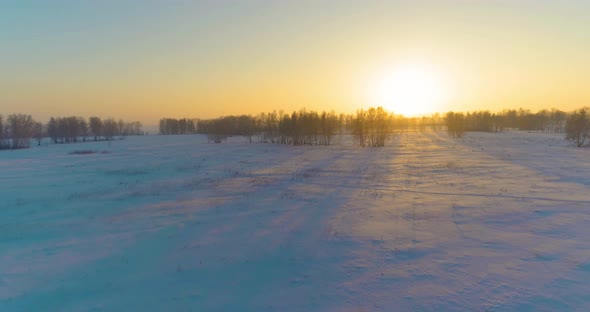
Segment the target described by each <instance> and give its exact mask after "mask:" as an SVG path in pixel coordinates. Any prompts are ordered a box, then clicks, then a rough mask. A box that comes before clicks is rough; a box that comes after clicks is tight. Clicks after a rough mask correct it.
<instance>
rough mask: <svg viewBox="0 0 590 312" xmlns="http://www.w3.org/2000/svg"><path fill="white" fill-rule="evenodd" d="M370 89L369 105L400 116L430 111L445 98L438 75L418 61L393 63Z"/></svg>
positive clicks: (434, 109) (436, 109)
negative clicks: (396, 64)
mask: <svg viewBox="0 0 590 312" xmlns="http://www.w3.org/2000/svg"><path fill="white" fill-rule="evenodd" d="M372 88H373V90H372V98H373V99H372V104H373V105H377V106H382V107H383V108H385V109H387V110H389V111H392V112H394V113H396V114H402V115H404V116H419V115H425V114H430V113H434V112H436V111H438V110H440V109H441V106H442V105H443V102H444V101H445V88H444V87H443V82H442V80H441V78H440V75H439V74H438V73H437V72H436V71H435V70H434V69H432V68H429V67H427V66H425V65H421V64H403V65H399V66H396V67H394V68H393V69H391V70H388V71H386V72H385V73H384V74H382V75H381V76H380V77H379V78H378V79H377V80H376V82H375V84H374V85H373V87H372Z"/></svg>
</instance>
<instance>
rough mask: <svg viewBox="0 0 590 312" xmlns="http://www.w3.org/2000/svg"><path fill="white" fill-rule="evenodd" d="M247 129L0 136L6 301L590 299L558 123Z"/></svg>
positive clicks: (579, 184)
mask: <svg viewBox="0 0 590 312" xmlns="http://www.w3.org/2000/svg"><path fill="white" fill-rule="evenodd" d="M244 141H245V140H243V139H240V138H234V139H232V140H230V141H229V142H227V143H224V144H208V143H207V141H206V139H205V138H204V137H202V136H145V137H129V138H127V139H126V140H122V141H115V142H111V143H106V142H99V143H84V144H73V145H49V146H42V147H34V148H31V149H29V150H19V151H2V152H0V311H574V310H575V311H590V240H589V238H590V162H588V159H589V157H590V149H586V148H582V149H578V148H574V147H572V146H570V145H569V144H567V143H566V142H564V141H563V137H562V135H553V134H539V133H521V132H506V133H497V134H491V133H468V134H467V136H466V137H465V138H463V139H458V140H456V139H449V138H448V137H447V136H446V134H444V133H424V134H422V133H408V134H404V135H401V136H398V137H397V138H396V139H394V141H393V142H391V144H389V146H387V147H386V148H382V149H371V148H359V147H356V146H354V145H353V144H342V145H338V146H330V147H309V146H306V147H293V146H279V145H269V144H247V143H245V142H244ZM81 149H92V150H96V151H98V153H94V154H87V155H76V154H70V152H72V151H74V150H81Z"/></svg>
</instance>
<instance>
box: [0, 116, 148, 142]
mask: <svg viewBox="0 0 590 312" xmlns="http://www.w3.org/2000/svg"><path fill="white" fill-rule="evenodd" d="M141 134H143V131H142V124H141V123H140V122H138V121H134V122H125V121H123V120H122V119H119V120H115V119H113V118H107V119H104V120H103V119H101V118H99V117H90V118H89V119H88V120H86V119H84V118H82V117H76V116H70V117H51V118H50V119H49V121H48V122H47V124H43V123H41V122H38V121H35V120H34V119H33V118H32V117H31V115H26V114H11V115H8V117H7V118H3V116H2V115H0V149H21V148H28V147H30V145H31V139H35V140H36V141H37V145H41V141H42V140H43V138H45V137H49V138H50V139H51V141H52V142H53V143H77V142H86V141H89V140H92V138H93V139H94V141H101V140H113V139H114V138H115V137H122V136H127V135H141Z"/></svg>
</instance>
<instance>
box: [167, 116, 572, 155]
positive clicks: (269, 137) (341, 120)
mask: <svg viewBox="0 0 590 312" xmlns="http://www.w3.org/2000/svg"><path fill="white" fill-rule="evenodd" d="M572 114H573V113H566V112H564V111H561V110H558V109H552V110H541V111H538V112H531V111H530V110H525V109H522V108H521V109H518V110H516V109H512V110H504V111H501V112H497V113H492V112H490V111H475V112H467V113H462V112H448V113H446V114H440V113H435V114H432V115H430V116H422V117H404V116H402V115H395V114H392V113H389V112H387V111H385V110H384V109H383V108H381V107H377V108H369V109H360V110H358V111H357V112H356V113H355V114H336V113H334V112H316V111H313V110H306V109H301V110H299V111H294V112H292V113H290V114H289V113H285V112H283V111H279V112H277V111H273V112H270V113H260V114H258V115H255V116H253V115H239V116H224V117H219V118H214V119H187V118H184V119H171V118H163V119H161V120H160V134H187V133H199V134H205V135H207V137H208V140H209V141H210V142H215V143H221V142H223V141H224V140H225V139H226V138H227V137H230V136H244V137H247V138H248V140H249V141H250V142H252V140H253V138H258V142H265V143H278V144H292V145H329V144H331V143H332V142H333V139H334V136H335V135H336V134H338V133H347V134H351V135H353V136H355V138H356V139H357V141H358V143H359V145H360V146H371V147H379V146H384V145H385V142H386V141H387V140H388V139H389V138H391V137H392V136H393V135H395V134H396V133H400V132H403V131H426V130H428V129H432V130H434V131H440V130H446V131H447V133H448V134H449V136H451V137H454V138H460V137H463V135H464V134H465V133H466V132H471V131H484V132H499V131H504V130H525V131H540V132H556V133H563V132H565V131H566V124H567V121H568V118H569V116H570V115H572Z"/></svg>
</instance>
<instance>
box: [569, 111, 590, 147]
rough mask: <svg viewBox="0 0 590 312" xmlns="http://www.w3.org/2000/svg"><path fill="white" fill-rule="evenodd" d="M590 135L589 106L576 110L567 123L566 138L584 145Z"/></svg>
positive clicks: (578, 144) (577, 144)
mask: <svg viewBox="0 0 590 312" xmlns="http://www.w3.org/2000/svg"><path fill="white" fill-rule="evenodd" d="M589 135H590V117H589V116H588V108H582V109H579V110H576V111H574V112H573V113H572V114H571V115H570V116H569V117H568V118H567V121H566V124H565V139H566V140H568V141H573V142H574V143H575V144H576V146H578V147H580V146H582V145H584V142H585V141H586V138H588V136H589Z"/></svg>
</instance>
